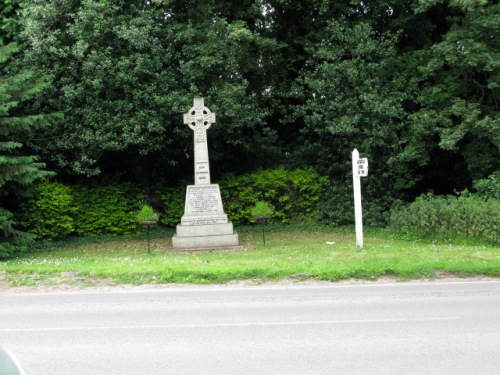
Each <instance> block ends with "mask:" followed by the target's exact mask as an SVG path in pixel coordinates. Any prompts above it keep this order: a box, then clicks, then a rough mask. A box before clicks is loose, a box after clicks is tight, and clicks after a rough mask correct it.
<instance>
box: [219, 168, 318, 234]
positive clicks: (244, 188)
mask: <svg viewBox="0 0 500 375" xmlns="http://www.w3.org/2000/svg"><path fill="white" fill-rule="evenodd" d="M326 184H327V179H326V178H325V177H322V176H320V175H319V174H318V173H317V172H316V171H315V170H314V169H312V168H307V169H294V170H287V169H285V168H277V169H268V170H261V171H257V172H254V173H250V174H247V175H243V176H233V175H227V176H226V177H225V178H224V179H223V180H221V181H220V186H221V193H222V201H223V202H224V210H225V211H226V213H227V214H228V217H229V218H230V219H231V220H232V221H233V222H234V223H236V224H247V223H250V222H252V221H253V219H252V214H251V212H250V211H251V208H252V207H253V206H254V205H255V203H256V202H258V201H266V202H268V203H270V204H271V205H273V206H274V208H275V211H274V214H273V217H272V219H271V221H274V222H280V223H291V222H300V221H310V220H318V219H319V208H320V205H321V199H322V197H323V194H324V190H325V186H326Z"/></svg>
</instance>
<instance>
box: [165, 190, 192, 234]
mask: <svg viewBox="0 0 500 375" xmlns="http://www.w3.org/2000/svg"><path fill="white" fill-rule="evenodd" d="M185 198H186V187H185V186H179V187H178V188H168V189H165V191H164V192H163V194H162V196H161V199H162V202H163V204H164V206H165V211H164V213H163V214H162V215H161V216H160V222H161V223H162V224H165V225H166V226H169V227H175V226H176V225H177V224H179V223H180V221H181V216H182V215H184V203H185Z"/></svg>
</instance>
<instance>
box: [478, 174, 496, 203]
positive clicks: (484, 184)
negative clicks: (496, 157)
mask: <svg viewBox="0 0 500 375" xmlns="http://www.w3.org/2000/svg"><path fill="white" fill-rule="evenodd" d="M474 189H475V190H476V192H477V193H476V194H477V195H479V196H481V197H483V198H495V199H500V171H496V172H495V173H493V174H491V175H490V176H489V177H488V178H483V179H481V180H477V181H474Z"/></svg>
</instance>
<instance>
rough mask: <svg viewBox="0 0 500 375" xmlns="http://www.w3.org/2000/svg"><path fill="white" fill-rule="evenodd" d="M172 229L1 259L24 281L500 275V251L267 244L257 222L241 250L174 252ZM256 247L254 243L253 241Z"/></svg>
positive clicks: (11, 276)
mask: <svg viewBox="0 0 500 375" xmlns="http://www.w3.org/2000/svg"><path fill="white" fill-rule="evenodd" d="M170 234H171V233H170V232H161V233H159V234H158V233H157V234H156V236H159V237H156V238H153V239H152V240H151V253H150V254H149V253H148V249H147V240H146V239H145V237H143V238H135V239H117V240H113V241H108V242H99V243H88V244H75V243H73V244H71V243H68V244H66V245H65V246H58V247H57V248H55V249H53V250H50V251H49V250H47V251H43V252H38V253H35V254H30V255H25V256H23V257H19V258H16V259H12V260H8V261H3V262H0V280H1V279H3V283H4V284H7V285H10V286H17V285H59V284H77V285H95V284H96V283H97V284H100V283H101V284H102V283H109V284H114V283H118V284H148V283H227V282H230V281H233V280H248V279H252V280H256V281H276V280H280V279H283V278H291V279H292V280H329V281H336V280H343V279H348V278H358V279H368V280H375V279H377V278H379V277H381V276H393V277H395V278H397V279H401V280H407V279H419V278H436V277H441V276H443V275H450V274H453V275H457V276H460V277H469V276H478V275H483V276H493V277H500V248H499V247H492V246H482V245H451V244H444V243H440V244H433V243H429V242H424V241H404V240H396V239H389V238H388V236H386V235H384V233H383V232H377V231H374V232H372V233H370V232H368V234H366V235H365V247H364V248H363V249H357V248H356V246H355V237H354V234H353V233H342V232H339V231H337V232H335V231H333V230H325V229H323V230H320V229H318V230H311V229H308V230H305V229H300V228H288V229H287V228H283V227H281V228H279V227H278V228H269V229H268V231H267V232H266V246H263V244H262V232H260V231H259V228H257V227H250V228H241V233H240V242H241V243H242V244H249V245H248V246H246V248H245V250H241V251H228V252H222V251H213V252H197V253H172V252H171V240H170V236H169V235H170ZM252 245H254V246H252Z"/></svg>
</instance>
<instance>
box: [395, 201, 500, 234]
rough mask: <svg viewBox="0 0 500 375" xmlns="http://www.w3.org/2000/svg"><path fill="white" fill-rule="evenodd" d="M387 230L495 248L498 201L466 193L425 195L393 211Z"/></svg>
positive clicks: (498, 216) (498, 225)
mask: <svg viewBox="0 0 500 375" xmlns="http://www.w3.org/2000/svg"><path fill="white" fill-rule="evenodd" d="M390 226H391V228H392V229H394V230H396V231H398V232H400V233H403V234H412V235H417V236H422V237H431V238H438V239H443V240H460V239H475V240H479V241H483V242H487V243H491V244H498V243H499V240H500V234H499V231H498V228H500V201H499V200H498V199H493V198H491V199H484V198H482V197H479V196H477V195H472V194H470V193H468V192H467V191H465V192H463V193H461V194H460V195H458V196H450V195H447V196H435V195H433V194H431V193H428V194H424V195H422V196H420V197H418V198H417V199H416V200H415V201H414V202H413V203H411V204H408V205H403V206H400V207H397V208H395V209H393V210H392V212H391V217H390Z"/></svg>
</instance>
